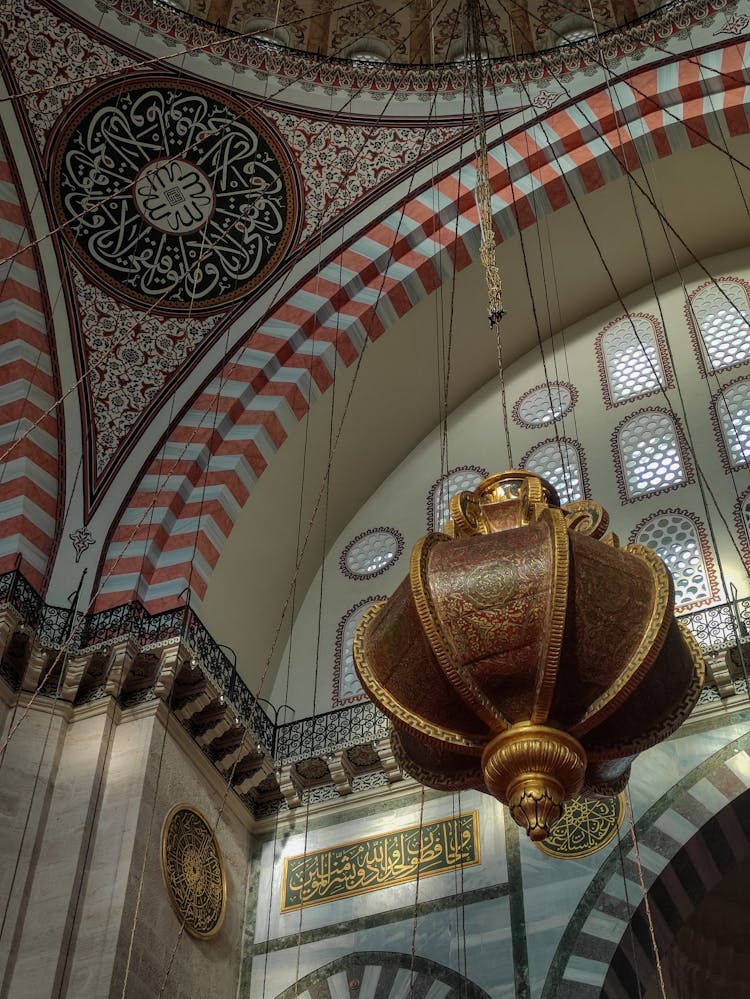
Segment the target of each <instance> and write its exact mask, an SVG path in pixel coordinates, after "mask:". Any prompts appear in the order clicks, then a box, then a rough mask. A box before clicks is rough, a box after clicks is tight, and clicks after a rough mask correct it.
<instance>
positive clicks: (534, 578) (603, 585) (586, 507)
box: [354, 469, 705, 840]
mask: <svg viewBox="0 0 750 999" xmlns="http://www.w3.org/2000/svg"><path fill="white" fill-rule="evenodd" d="M450 515H451V520H450V521H449V523H448V524H447V525H446V528H445V533H443V534H431V535H428V536H427V537H425V538H423V539H421V541H419V542H417V544H416V546H415V548H414V550H413V552H412V558H411V563H410V574H409V576H408V577H407V578H406V579H404V580H403V581H402V583H401V584H400V586H399V587H398V589H397V590H396V592H395V593H394V595H393V596H392V597H390V598H389V599H388V600H386V601H385V602H384V603H383V604H382V605H381V606H380V608H379V610H378V612H377V615H372V616H370V617H367V618H365V619H363V621H362V623H361V624H360V627H359V629H358V631H357V635H356V638H355V641H354V659H355V664H356V667H357V670H358V673H359V676H360V679H361V681H362V686H363V687H364V689H365V690H366V691H367V693H368V694H369V695H370V697H371V698H372V700H373V701H374V702H375V703H376V704H377V705H378V706H379V707H380V708H381V709H382V710H383V711H384V712H385V713H386V714H387V715H388V717H389V718H390V720H391V724H392V729H393V733H394V735H393V738H392V744H393V746H394V753H395V755H396V758H397V759H398V761H399V765H400V766H401V767H402V768H403V769H404V770H405V771H406V772H407V773H409V774H411V775H412V776H413V777H415V778H416V779H417V780H419V781H420V782H421V783H423V784H426V785H427V786H429V787H436V788H441V789H446V790H456V789H460V788H477V789H478V790H482V791H486V792H487V793H489V794H493V795H494V796H495V797H497V798H498V799H499V800H500V801H502V802H504V803H506V804H507V805H508V807H509V808H510V811H511V814H512V816H513V818H514V819H515V820H516V821H517V822H518V823H519V824H520V825H522V826H523V827H525V828H526V830H527V833H528V835H529V836H530V838H532V839H534V840H537V839H543V838H544V837H545V836H546V835H548V834H549V832H550V830H551V829H552V827H553V826H554V824H555V821H556V820H558V819H559V817H560V815H561V813H562V806H563V803H564V802H565V801H568V800H570V799H571V798H572V797H573V796H574V795H577V794H579V793H581V792H582V790H583V793H585V794H587V795H591V796H592V797H593V798H596V797H597V796H598V795H615V794H617V793H619V792H620V791H621V790H622V789H623V787H624V786H625V785H626V783H627V780H628V776H629V772H630V764H631V762H632V760H633V758H634V757H635V756H636V754H637V753H638V752H640V751H641V750H642V749H647V748H648V747H649V746H651V745H654V744H655V743H656V742H658V741H660V740H661V739H664V738H666V737H667V736H668V735H670V734H671V733H672V732H674V731H675V730H676V728H677V727H678V726H679V725H680V724H681V722H682V721H683V720H684V719H685V717H686V716H687V714H688V713H689V711H690V710H691V708H692V707H693V705H694V703H695V701H696V699H697V696H698V694H699V692H700V687H701V683H702V680H703V676H704V671H705V667H704V665H703V662H702V658H701V655H700V652H699V651H698V649H697V647H696V645H695V642H693V641H691V639H690V637H689V636H686V635H685V634H683V633H682V632H681V630H680V629H679V628H678V626H677V624H676V623H675V618H674V587H673V584H672V580H671V577H670V574H669V572H668V570H667V568H666V566H665V565H664V563H663V561H662V560H661V559H660V558H659V556H658V555H657V554H656V553H655V552H653V551H651V550H650V549H647V548H643V547H641V546H639V545H628V546H626V547H625V548H621V547H620V545H619V542H618V540H617V536H616V535H615V534H614V533H612V532H610V531H609V517H608V515H607V512H606V510H604V508H603V507H601V506H600V505H599V504H598V503H596V502H595V501H593V500H579V501H576V502H574V503H571V504H568V505H566V506H564V507H561V506H560V503H559V498H558V496H557V494H556V492H555V490H554V489H553V487H552V486H550V485H549V483H546V482H545V481H544V480H543V479H540V478H539V477H538V476H535V475H533V474H532V473H530V472H524V471H519V470H516V469H511V470H510V471H508V472H504V473H500V474H498V475H491V476H489V477H488V478H486V479H485V480H484V481H483V482H482V483H480V484H479V485H478V486H477V487H476V488H475V489H474V490H473V491H466V492H463V493H461V494H459V495H458V496H454V497H453V498H452V499H451V504H450ZM529 727H534V728H535V735H534V736H533V738H532V737H530V736H529V730H530V728H529ZM522 729H526V734H525V735H523V736H521V735H519V734H518V733H519V732H520V730H522Z"/></svg>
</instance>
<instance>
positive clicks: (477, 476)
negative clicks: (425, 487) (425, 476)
mask: <svg viewBox="0 0 750 999" xmlns="http://www.w3.org/2000/svg"><path fill="white" fill-rule="evenodd" d="M486 476H487V473H486V472H485V471H484V470H482V469H477V468H474V467H469V466H462V467H461V468H454V469H453V471H451V472H448V474H447V475H444V476H443V478H442V479H440V481H439V482H436V483H435V485H434V486H432V488H431V489H430V493H429V496H428V497H427V511H428V518H427V519H428V525H427V526H428V528H429V529H430V530H431V531H441V530H442V529H443V525H444V524H445V522H446V521H447V520H448V517H449V515H450V501H451V497H452V496H455V495H456V493H460V492H463V490H464V489H474V488H475V486H478V485H479V483H480V482H481V481H482V479H484V478H486Z"/></svg>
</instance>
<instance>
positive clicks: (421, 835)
mask: <svg viewBox="0 0 750 999" xmlns="http://www.w3.org/2000/svg"><path fill="white" fill-rule="evenodd" d="M420 788H421V791H420V796H419V853H418V854H417V871H416V878H415V883H414V909H413V913H412V920H411V960H410V962H409V995H410V996H413V995H414V994H415V992H414V961H415V959H416V956H417V924H418V922H419V882H420V875H421V873H422V847H423V843H424V792H425V786H424V784H421V785H420Z"/></svg>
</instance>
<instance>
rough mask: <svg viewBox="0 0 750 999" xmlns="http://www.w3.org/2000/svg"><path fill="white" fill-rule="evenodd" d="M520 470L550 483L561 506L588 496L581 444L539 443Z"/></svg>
mask: <svg viewBox="0 0 750 999" xmlns="http://www.w3.org/2000/svg"><path fill="white" fill-rule="evenodd" d="M521 468H525V469H526V470H527V471H529V472H536V473H537V475H541V476H542V477H543V478H545V479H547V481H548V482H551V483H552V485H553V486H554V487H555V489H556V490H557V493H558V495H559V497H560V503H561V504H563V505H565V503H572V502H573V500H578V499H583V498H584V496H585V495H587V494H588V493H589V484H588V475H587V474H586V460H585V458H584V455H583V451H582V449H581V446H580V444H579V443H578V442H577V441H574V440H571V439H570V438H569V437H560V438H559V440H556V439H554V438H553V439H551V440H548V441H542V443H541V444H537V445H536V447H532V448H531V450H530V451H527V452H526V454H525V455H524V456H523V458H522V459H521Z"/></svg>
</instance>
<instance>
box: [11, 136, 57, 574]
mask: <svg viewBox="0 0 750 999" xmlns="http://www.w3.org/2000/svg"><path fill="white" fill-rule="evenodd" d="M32 242H33V235H32V230H31V227H30V224H29V217H28V212H27V209H26V205H25V201H24V198H23V194H22V193H21V190H20V185H19V184H18V183H17V178H16V173H15V168H14V166H13V162H12V160H11V158H10V153H9V143H8V140H7V137H6V135H5V133H4V132H3V131H2V129H0V260H2V259H6V258H7V257H9V256H10V255H11V254H13V253H15V252H16V251H17V249H18V247H19V246H24V245H27V244H30V243H32ZM40 275H41V267H40V264H39V260H38V259H37V256H36V251H35V250H34V249H33V248H31V247H30V246H27V249H25V250H23V252H22V253H20V254H19V255H18V256H17V257H15V258H14V259H13V260H12V261H10V262H8V263H6V264H5V265H4V266H3V268H2V270H1V271H0V288H1V289H2V294H1V295H0V299H1V301H0V386H2V391H0V572H7V571H8V570H9V569H12V568H13V567H14V566H15V565H16V564H18V567H19V568H20V569H21V571H22V572H23V574H24V575H25V576H26V578H27V579H28V580H29V582H30V583H31V584H32V585H33V586H34V587H35V588H36V589H37V590H40V591H41V590H43V589H44V581H45V577H46V574H47V569H48V567H49V564H50V557H51V555H52V551H53V548H54V545H55V534H56V529H57V507H58V497H59V496H60V495H61V494H62V489H61V487H60V483H59V477H60V462H59V454H58V449H59V445H58V439H59V437H58V419H61V417H57V416H56V415H55V413H54V412H53V413H52V414H51V415H49V416H46V417H44V418H43V419H42V420H41V421H40V422H39V424H38V426H34V424H35V423H36V421H37V420H39V417H40V416H43V414H44V413H45V412H46V411H47V410H48V409H50V408H51V407H52V406H53V405H54V403H55V400H56V399H57V397H58V394H59V393H58V391H57V386H56V379H55V371H54V362H53V355H52V350H53V348H52V347H51V342H50V336H49V332H50V331H49V328H48V318H47V312H46V309H45V291H44V287H43V284H42V281H41V278H40Z"/></svg>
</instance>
